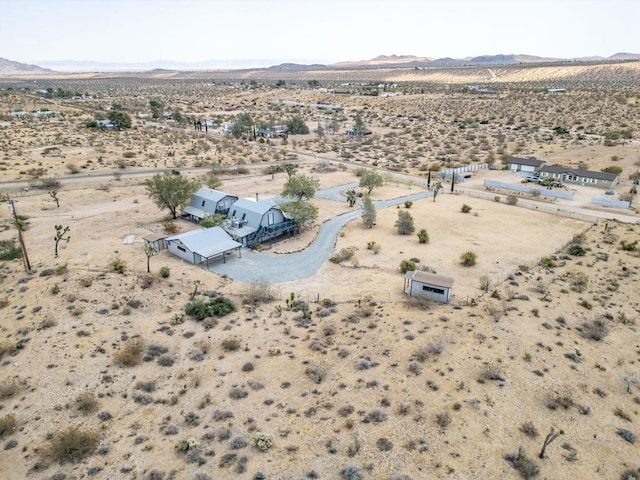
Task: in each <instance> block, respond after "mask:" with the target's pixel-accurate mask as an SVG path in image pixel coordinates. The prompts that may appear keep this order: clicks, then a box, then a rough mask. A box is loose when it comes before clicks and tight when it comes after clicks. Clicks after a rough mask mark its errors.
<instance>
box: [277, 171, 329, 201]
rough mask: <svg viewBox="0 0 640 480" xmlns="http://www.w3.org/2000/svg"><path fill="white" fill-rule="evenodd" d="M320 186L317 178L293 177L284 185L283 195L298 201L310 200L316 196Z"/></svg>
mask: <svg viewBox="0 0 640 480" xmlns="http://www.w3.org/2000/svg"><path fill="white" fill-rule="evenodd" d="M319 186H320V181H319V180H318V179H317V178H313V177H310V176H307V175H293V176H292V177H290V178H289V180H287V183H285V184H284V187H283V189H282V194H281V195H282V196H283V197H291V198H296V199H298V200H303V199H305V198H306V199H310V198H313V196H314V195H315V194H316V190H317V189H318V187H319Z"/></svg>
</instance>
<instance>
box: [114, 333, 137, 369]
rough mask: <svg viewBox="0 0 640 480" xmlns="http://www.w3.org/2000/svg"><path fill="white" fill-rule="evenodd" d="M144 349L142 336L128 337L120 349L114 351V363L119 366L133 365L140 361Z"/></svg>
mask: <svg viewBox="0 0 640 480" xmlns="http://www.w3.org/2000/svg"><path fill="white" fill-rule="evenodd" d="M143 351H144V340H143V339H142V338H139V337H138V338H130V339H129V340H127V342H126V343H125V345H124V347H123V348H122V350H120V351H118V352H116V354H115V355H114V357H113V359H114V361H115V362H116V365H119V366H121V367H133V366H135V365H137V364H138V363H140V360H141V359H142V352H143Z"/></svg>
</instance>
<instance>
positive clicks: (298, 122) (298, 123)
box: [287, 115, 309, 135]
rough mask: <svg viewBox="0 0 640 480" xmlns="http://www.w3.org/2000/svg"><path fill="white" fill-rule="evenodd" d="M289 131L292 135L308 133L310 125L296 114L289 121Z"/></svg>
mask: <svg viewBox="0 0 640 480" xmlns="http://www.w3.org/2000/svg"><path fill="white" fill-rule="evenodd" d="M287 133H290V134H291V135H306V134H307V133H309V127H307V124H306V123H304V120H303V119H302V118H301V117H299V116H298V115H296V116H295V117H293V118H292V119H291V120H289V121H288V122H287Z"/></svg>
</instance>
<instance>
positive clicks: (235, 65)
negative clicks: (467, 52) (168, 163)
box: [0, 53, 640, 75]
mask: <svg viewBox="0 0 640 480" xmlns="http://www.w3.org/2000/svg"><path fill="white" fill-rule="evenodd" d="M628 60H640V54H637V53H616V54H615V55H611V56H610V57H580V58H550V57H537V56H535V55H513V54H509V55H503V54H499V55H481V56H478V57H466V58H448V57H447V58H429V57H417V56H413V55H381V56H378V57H375V58H372V59H370V60H360V61H347V62H338V63H334V64H329V65H324V64H305V63H291V62H282V61H281V60H257V59H253V60H207V61H203V62H174V61H162V60H159V61H154V62H143V63H119V62H93V61H78V60H56V61H49V60H42V61H39V62H36V63H38V65H28V64H25V63H19V62H13V61H11V60H7V59H4V58H0V75H20V74H25V75H26V74H45V73H54V72H127V71H128V72H141V71H150V70H173V71H175V70H183V71H195V70H255V69H264V70H268V71H283V72H294V71H312V70H365V69H380V68H430V67H433V68H436V67H437V68H443V67H460V66H489V65H517V64H533V63H553V62H608V61H628ZM268 65H271V66H268Z"/></svg>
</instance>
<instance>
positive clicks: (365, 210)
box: [362, 195, 378, 228]
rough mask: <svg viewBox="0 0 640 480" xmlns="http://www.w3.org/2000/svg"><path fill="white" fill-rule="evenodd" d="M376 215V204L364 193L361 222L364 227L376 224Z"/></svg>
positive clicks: (371, 226)
mask: <svg viewBox="0 0 640 480" xmlns="http://www.w3.org/2000/svg"><path fill="white" fill-rule="evenodd" d="M377 216H378V214H377V212H376V206H375V205H374V204H373V201H372V200H371V197H370V196H369V195H365V196H364V197H363V198H362V223H364V225H365V226H366V227H369V228H373V226H374V225H375V224H376V217H377Z"/></svg>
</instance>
